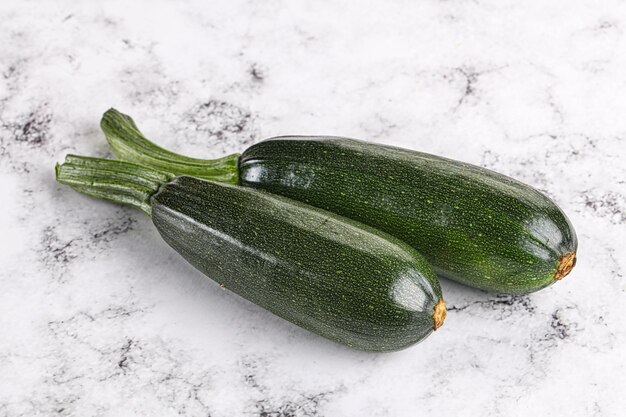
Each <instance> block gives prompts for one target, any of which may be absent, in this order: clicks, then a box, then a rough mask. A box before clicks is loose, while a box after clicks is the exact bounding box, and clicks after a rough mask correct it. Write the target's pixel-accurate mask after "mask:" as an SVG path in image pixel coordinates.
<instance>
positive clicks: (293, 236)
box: [56, 155, 446, 351]
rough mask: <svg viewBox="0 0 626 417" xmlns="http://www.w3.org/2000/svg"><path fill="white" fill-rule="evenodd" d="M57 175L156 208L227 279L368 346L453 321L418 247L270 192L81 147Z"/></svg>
mask: <svg viewBox="0 0 626 417" xmlns="http://www.w3.org/2000/svg"><path fill="white" fill-rule="evenodd" d="M56 176H57V181H59V182H60V183H63V184H66V185H69V186H71V187H72V188H74V189H76V190H77V191H79V192H81V193H84V194H88V195H92V196H95V197H98V198H103V199H108V200H112V201H116V202H119V203H123V204H128V205H131V206H134V207H137V208H139V209H141V210H142V211H143V212H144V213H146V214H148V215H149V216H151V218H152V221H153V223H154V225H155V226H156V228H157V230H158V231H159V233H160V234H161V236H162V237H163V239H164V240H165V241H166V242H167V243H168V244H169V245H170V246H171V247H172V248H174V249H175V250H176V251H177V252H178V253H180V254H181V255H182V257H183V258H185V259H186V260H187V261H188V262H189V263H191V264H192V265H193V266H194V267H196V268H197V269H198V270H200V271H201V272H203V273H204V274H206V275H208V276H209V277H210V278H212V279H213V280H215V281H217V282H218V283H219V284H220V285H221V286H222V287H224V288H227V289H229V290H231V291H233V292H235V293H236V294H239V295H240V296H242V297H244V298H246V299H248V300H250V301H252V302H253V303H255V304H258V305H259V306H261V307H264V308H266V309H267V310H269V311H271V312H272V313H274V314H276V315H278V316H280V317H282V318H284V319H286V320H289V321H291V322H292V323H295V324H297V325H299V326H301V327H303V328H305V329H308V330H310V331H312V332H314V333H317V334H319V335H321V336H324V337H326V338H328V339H331V340H334V341H336V342H339V343H341V344H344V345H347V346H350V347H353V348H356V349H362V350H370V351H391V350H398V349H402V348H405V347H407V346H410V345H412V344H414V343H416V342H419V341H420V340H422V339H424V338H425V337H426V336H428V335H429V334H430V333H431V332H432V331H433V330H436V329H437V327H439V326H441V324H442V323H443V320H444V318H445V311H446V310H445V303H444V301H443V299H442V297H441V289H440V286H439V282H438V281H437V278H436V276H435V273H434V271H433V270H432V268H431V267H430V265H429V264H428V263H427V262H426V260H425V259H424V258H423V257H422V256H421V255H419V254H418V253H417V252H416V251H415V250H414V249H413V248H411V247H410V246H408V245H406V244H405V243H403V242H401V241H400V240H398V239H396V238H394V237H392V236H389V235H387V234H385V233H383V232H380V231H378V230H375V229H372V228H370V227H368V226H365V225H361V224H359V223H357V222H355V221H352V220H349V219H345V218H342V217H341V216H338V215H336V214H334V213H330V212H326V211H324V210H320V209H316V208H314V207H311V206H308V205H306V204H303V203H299V202H295V201H291V200H289V199H287V198H284V197H280V196H275V195H272V194H270V193H266V192H263V191H258V190H254V189H250V188H243V187H239V186H234V185H227V184H221V183H217V182H211V181H205V180H201V179H198V178H194V177H185V176H183V177H175V178H174V177H173V176H172V175H170V174H164V173H159V172H157V171H154V170H152V169H148V168H145V167H142V166H139V165H135V164H131V163H126V162H120V161H111V160H105V159H96V158H86V157H78V156H72V155H69V156H68V157H67V158H66V160H65V163H63V164H62V165H57V169H56Z"/></svg>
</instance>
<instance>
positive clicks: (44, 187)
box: [0, 0, 626, 417]
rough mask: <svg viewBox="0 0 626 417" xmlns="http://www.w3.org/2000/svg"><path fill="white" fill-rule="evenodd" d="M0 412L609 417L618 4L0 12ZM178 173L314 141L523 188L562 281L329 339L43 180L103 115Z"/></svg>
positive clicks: (22, 7) (66, 4)
mask: <svg viewBox="0 0 626 417" xmlns="http://www.w3.org/2000/svg"><path fill="white" fill-rule="evenodd" d="M0 21H1V22H2V25H1V26H0V45H2V48H0V182H1V184H2V190H3V197H2V202H0V214H1V215H0V231H1V234H0V265H1V268H0V285H1V288H2V291H1V292H0V416H6V417H19V416H33V415H44V416H86V415H89V416H102V417H105V416H106V417H108V416H154V415H159V416H177V415H189V416H191V415H193V416H212V417H220V416H258V417H287V416H289V417H302V416H355V415H362V416H377V417H385V416H415V415H426V414H427V413H432V414H434V413H436V414H437V415H463V416H527V415H546V416H556V415H587V416H622V415H624V410H626V397H625V396H624V394H623V393H624V391H626V324H625V323H626V321H625V319H624V317H626V282H625V281H624V269H625V268H626V253H625V252H624V248H625V247H626V224H625V223H626V168H625V166H624V163H623V159H624V156H625V155H626V114H625V112H624V109H625V108H626V73H625V71H624V68H626V3H624V2H623V1H618V0H607V1H604V2H594V1H583V0H571V1H564V0H557V1H553V2H518V1H512V0H504V1H495V0H472V1H464V0H461V1H454V2H453V1H440V0H427V1H422V2H408V1H396V2H385V1H382V0H376V1H362V2H352V3H349V2H346V3H338V2H330V1H322V2H305V1H295V2H288V1H282V0H276V1H269V2H252V1H239V0H235V1H216V2H202V1H199V0H187V1H181V2H165V1H146V0H142V1H134V2H124V1H121V0H111V1H107V2H105V3H102V2H95V1H86V2H72V1H69V0H60V1H55V2H36V1H34V0H23V1H17V0H5V1H2V2H0ZM110 106H115V107H117V108H118V109H120V110H122V111H124V112H127V113H129V114H132V115H133V116H134V117H135V119H136V120H137V121H138V123H140V125H141V127H142V129H143V130H144V131H145V132H146V133H147V134H149V136H151V137H152V138H155V139H156V140H157V141H158V142H160V143H161V144H163V145H165V146H167V147H170V148H173V149H176V150H178V151H181V152H185V153H189V154H192V155H196V156H205V157H217V156H220V155H223V154H225V153H232V152H238V151H242V150H243V149H244V148H245V147H246V146H247V145H249V144H251V143H254V142H256V141H259V140H261V139H263V138H265V137H270V136H276V135H283V134H332V135H341V136H349V137H356V138H364V139H369V140H372V141H376V142H380V143H386V144H395V145H398V146H403V147H408V148H412V149H417V150H422V151H426V152H431V153H436V154H441V155H444V156H447V157H450V158H455V159H461V160H463V161H467V162H471V163H474V164H479V165H482V166H485V167H488V168H491V169H494V170H497V171H500V172H502V173H505V174H507V175H511V176H513V177H515V178H518V179H520V180H522V181H525V182H527V183H529V184H532V185H534V186H535V187H537V188H539V189H540V190H542V191H543V192H545V193H547V194H548V195H550V196H551V197H552V198H553V199H555V200H556V201H557V202H558V203H559V204H560V205H561V206H562V207H563V209H564V210H565V211H566V212H567V213H568V215H569V216H570V218H571V220H572V222H573V223H574V225H575V226H576V229H577V232H578V236H579V240H580V251H579V264H578V266H577V267H576V268H575V270H574V272H573V273H572V274H571V275H570V276H569V277H567V279H565V280H563V281H562V282H560V283H558V284H557V285H554V286H552V287H550V288H548V289H546V290H544V291H541V292H539V293H536V294H532V295H529V296H524V297H508V296H499V295H494V294H487V293H483V292H479V291H474V290H470V289H468V288H463V287H461V286H459V285H456V284H454V283H450V282H443V283H442V286H443V290H444V293H445V297H446V300H447V301H448V304H449V307H450V309H449V314H448V319H447V321H446V324H445V325H444V326H443V327H442V328H441V329H440V330H438V331H437V333H436V334H434V335H433V336H431V337H430V338H429V339H428V340H426V341H425V342H424V343H422V344H420V345H418V346H415V347H412V348H410V349H408V350H404V351H401V352H397V353H392V354H367V353H362V352H356V351H352V350H349V349H347V348H343V347H340V346H337V345H335V344H332V343H331V342H327V341H325V340H322V339H320V338H319V337H317V336H314V335H312V334H309V333H307V332H305V331H303V330H300V329H298V328H296V327H295V326H293V325H290V324H289V323H286V322H284V321H282V320H281V319H278V318H276V317H273V316H272V315H270V314H269V313H267V312H265V311H262V310H261V309H259V308H257V307H256V306H254V305H251V304H250V303H248V302H246V301H244V300H242V299H240V298H238V297H236V296H234V295H233V294H231V293H229V292H227V291H223V290H221V289H220V288H219V286H218V285H217V284H215V283H213V282H211V281H210V280H208V279H206V278H204V277H203V276H202V275H201V274H200V273H198V272H197V271H195V270H194V269H193V268H192V267H190V266H189V265H187V264H185V262H184V261H183V260H182V259H181V258H180V257H179V256H178V255H177V254H176V253H174V252H173V251H172V250H171V249H169V248H168V247H167V246H166V244H165V243H164V242H163V241H162V240H161V239H160V238H159V236H158V234H157V233H156V231H155V230H154V229H153V228H152V226H151V223H150V221H149V219H147V218H146V217H145V216H144V215H143V214H141V213H140V212H137V211H133V210H131V209H128V208H124V207H119V206H115V205H113V204H108V203H105V202H97V201H95V200H91V199H89V198H86V197H83V196H80V195H78V194H77V193H75V192H73V191H71V190H70V189H68V188H66V187H62V186H60V185H57V184H56V183H55V181H54V173H53V167H54V163H55V162H56V161H59V160H61V159H62V157H63V156H64V154H66V153H68V152H74V153H79V154H86V155H94V156H107V155H109V153H108V150H107V146H106V142H105V140H104V137H103V135H102V134H101V132H100V130H99V126H98V122H99V118H100V115H101V114H102V112H104V111H105V110H106V109H107V108H108V107H110Z"/></svg>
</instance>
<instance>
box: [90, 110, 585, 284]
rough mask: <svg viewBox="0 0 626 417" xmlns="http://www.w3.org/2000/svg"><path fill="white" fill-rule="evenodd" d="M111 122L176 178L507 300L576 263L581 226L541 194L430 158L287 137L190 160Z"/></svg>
mask: <svg viewBox="0 0 626 417" xmlns="http://www.w3.org/2000/svg"><path fill="white" fill-rule="evenodd" d="M101 126H102V128H103V130H104V132H105V135H106V137H107V140H108V141H109V144H110V146H111V149H112V151H113V153H114V154H115V155H116V156H117V157H118V158H120V159H123V160H129V161H136V162H140V163H144V164H147V165H150V166H153V167H155V168H158V169H163V170H166V171H169V172H174V173H176V174H187V175H194V176H198V177H201V178H207V179H214V180H217V181H221V180H224V179H225V180H226V181H228V182H231V183H237V184H240V185H242V186H245V187H251V188H258V189H263V190H266V191H269V192H271V193H274V194H278V195H282V196H286V197H289V198H291V199H295V200H299V201H302V202H305V203H308V204H310V205H313V206H316V207H319V208H322V209H325V210H329V211H332V212H335V213H338V214H341V215H343V216H346V217H349V218H352V219H354V220H357V221H359V222H361V223H364V224H367V225H369V226H372V227H374V228H377V229H380V230H383V231H385V232H387V233H389V234H391V235H393V236H395V237H397V238H399V239H401V240H403V241H405V242H407V243H408V244H410V245H411V246H413V247H414V248H416V249H417V250H418V251H419V252H420V253H421V254H422V255H424V256H425V257H426V259H427V260H428V261H429V262H430V263H431V264H432V265H433V267H434V268H435V271H436V272H437V274H439V275H440V276H443V277H447V278H450V279H452V280H455V281H458V282H460V283H463V284H466V285H469V286H472V287H476V288H480V289H483V290H487V291H494V292H499V293H506V294H523V293H529V292H533V291H537V290H539V289H541V288H544V287H546V286H548V285H550V284H553V283H554V282H556V281H558V280H560V279H562V278H563V277H564V276H566V275H567V274H568V273H569V272H570V271H571V270H572V268H573V267H574V265H575V262H576V249H577V239H576V233H575V232H574V229H573V227H572V225H571V223H570V222H569V220H568V219H567V217H566V216H565V214H564V213H563V212H562V211H561V210H560V209H559V207H558V206H557V205H556V204H555V203H554V202H553V201H551V200H550V199H549V198H548V197H546V196H545V195H543V194H542V193H540V192H538V191H537V190H535V189H534V188H532V187H530V186H528V185H525V184H522V183H521V182H519V181H516V180H514V179H512V178H509V177H506V176H504V175H500V174H498V173H495V172H493V171H490V170H487V169H484V168H481V167H477V166H474V165H470V164H465V163H462V162H458V161H453V160H450V159H446V158H441V157H438V156H433V155H429V154H425V153H421V152H415V151H410V150H406V149H400V148H395V147H390V146H382V145H377V144H372V143H367V142H362V141H357V140H353V139H346V138H337V137H301V136H291V137H277V138H272V139H268V140H265V141H263V142H260V143H257V144H255V145H253V146H252V147H250V148H248V149H247V150H245V151H244V152H243V154H241V155H240V156H239V155H236V154H235V155H229V156H227V157H224V158H222V159H220V160H216V161H210V160H202V159H191V160H190V159H189V158H186V157H184V156H181V155H178V154H175V153H172V152H169V151H167V150H165V149H163V148H160V147H158V146H156V145H155V144H153V143H151V142H150V141H149V140H148V139H146V138H145V137H144V136H143V135H142V134H141V132H140V131H139V130H138V129H137V127H136V126H135V124H134V123H133V121H132V119H131V118H130V117H128V116H126V115H123V114H121V113H119V112H117V111H116V110H114V109H111V110H109V111H108V112H106V113H105V114H104V117H103V119H102V123H101Z"/></svg>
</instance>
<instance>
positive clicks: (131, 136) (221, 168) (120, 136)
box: [100, 108, 239, 184]
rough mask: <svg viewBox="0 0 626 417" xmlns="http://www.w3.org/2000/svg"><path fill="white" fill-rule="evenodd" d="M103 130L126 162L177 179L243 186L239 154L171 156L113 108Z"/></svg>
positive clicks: (107, 116) (115, 150) (119, 155)
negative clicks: (192, 178) (189, 177)
mask: <svg viewBox="0 0 626 417" xmlns="http://www.w3.org/2000/svg"><path fill="white" fill-rule="evenodd" d="M100 127H101V128H102V130H103V132H104V135H105V136H106V138H107V141H108V142H109V146H110V147H111V151H112V152H113V154H114V155H115V156H116V157H117V158H119V159H121V160H123V161H128V162H134V163H137V164H141V165H145V166H148V167H151V168H154V169H156V170H160V171H163V172H171V173H174V174H176V175H189V176H193V177H197V178H204V179H207V180H212V181H218V182H223V183H228V184H237V183H238V182H239V174H238V168H237V163H238V161H239V154H232V155H227V156H224V157H222V158H219V159H214V160H210V159H199V158H189V157H187V156H184V155H180V154H177V153H174V152H170V151H168V150H167V149H163V148H161V147H160V146H158V145H156V144H155V143H153V142H151V141H150V140H149V139H148V138H146V137H145V136H144V135H143V134H142V133H141V132H140V131H139V129H138V128H137V125H136V124H135V122H134V120H133V119H132V118H131V117H130V116H128V115H126V114H123V113H121V112H119V111H117V110H115V109H113V108H111V109H109V110H107V111H106V112H105V113H104V115H103V116H102V120H101V121H100Z"/></svg>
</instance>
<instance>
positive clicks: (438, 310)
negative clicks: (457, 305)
mask: <svg viewBox="0 0 626 417" xmlns="http://www.w3.org/2000/svg"><path fill="white" fill-rule="evenodd" d="M434 311H435V312H434V313H433V322H434V324H433V330H437V329H438V328H440V327H441V326H442V325H443V322H444V320H445V319H446V302H445V301H443V298H440V299H439V301H438V302H437V304H435V308H434Z"/></svg>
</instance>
